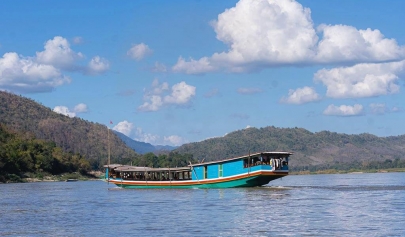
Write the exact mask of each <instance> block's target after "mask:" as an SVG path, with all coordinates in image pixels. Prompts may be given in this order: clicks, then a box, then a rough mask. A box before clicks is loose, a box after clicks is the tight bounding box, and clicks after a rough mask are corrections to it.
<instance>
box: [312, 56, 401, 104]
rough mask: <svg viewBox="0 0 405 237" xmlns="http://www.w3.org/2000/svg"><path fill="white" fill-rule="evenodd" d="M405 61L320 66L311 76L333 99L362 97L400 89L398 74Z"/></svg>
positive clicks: (396, 91) (393, 92)
mask: <svg viewBox="0 0 405 237" xmlns="http://www.w3.org/2000/svg"><path fill="white" fill-rule="evenodd" d="M404 69H405V60H403V61H400V62H391V63H380V64H375V63H363V64H357V65H354V66H351V67H339V68H333V69H321V70H319V71H318V72H316V73H315V75H314V80H315V81H316V82H322V83H323V84H324V85H325V86H326V87H327V91H326V96H328V97H332V98H361V97H371V96H379V95H388V94H395V93H398V92H399V85H398V79H399V74H401V73H403V72H404Z"/></svg>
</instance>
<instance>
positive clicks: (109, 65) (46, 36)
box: [0, 0, 405, 145]
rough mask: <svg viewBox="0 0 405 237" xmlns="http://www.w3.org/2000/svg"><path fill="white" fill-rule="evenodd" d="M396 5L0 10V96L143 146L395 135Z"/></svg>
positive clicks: (106, 4)
mask: <svg viewBox="0 0 405 237" xmlns="http://www.w3.org/2000/svg"><path fill="white" fill-rule="evenodd" d="M403 9H405V1H400V0H392V1H382V0H372V1H361V0H359V1H352V0H343V1H342V0H339V1H338V0H328V1H309V0H305V1H292V0H257V1H256V0H255V1H248V0H241V1H179V0H177V1H175V0H174V1H146V0H145V1H120V2H114V1H100V0H98V1H17V2H16V1H6V2H4V3H3V4H2V7H1V8H0V22H2V24H1V32H2V33H1V34H0V89H1V90H6V91H11V92H13V93H15V94H21V95H23V96H25V97H28V98H31V99H34V100H35V101H37V102H39V103H41V104H43V105H45V106H47V107H49V108H51V109H53V110H54V111H56V112H59V113H62V114H65V115H67V116H71V117H74V116H76V117H80V118H83V119H85V120H89V121H92V122H97V123H101V124H105V125H107V126H109V127H110V128H112V129H115V130H117V131H120V132H123V133H124V134H126V135H128V136H129V137H131V138H133V139H135V140H138V141H145V142H149V143H152V144H155V145H157V144H165V145H181V144H184V143H188V142H196V141H201V140H205V139H207V138H211V137H220V136H224V135H225V134H227V133H229V132H232V131H235V130H240V129H245V128H247V127H256V128H260V127H266V126H275V127H281V128H292V127H302V128H305V129H308V130H309V131H312V132H318V131H322V130H329V131H333V132H338V133H348V134H359V133H371V134H375V135H377V136H395V135H402V134H405V126H403V121H405V111H404V109H405V106H404V101H405V94H404V90H405V88H404V86H405V81H404V75H405V31H404V27H403V24H402V23H403V22H405V17H404V15H403ZM110 121H112V122H113V124H110Z"/></svg>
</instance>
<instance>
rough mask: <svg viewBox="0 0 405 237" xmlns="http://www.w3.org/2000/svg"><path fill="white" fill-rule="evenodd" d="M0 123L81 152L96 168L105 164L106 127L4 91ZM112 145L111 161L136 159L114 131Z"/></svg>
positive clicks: (106, 153) (69, 149)
mask: <svg viewBox="0 0 405 237" xmlns="http://www.w3.org/2000/svg"><path fill="white" fill-rule="evenodd" d="M0 123H1V124H3V125H5V126H6V127H7V128H8V129H11V130H15V131H18V132H20V133H22V132H23V133H30V134H33V135H34V136H35V137H36V138H37V139H43V140H46V141H52V142H54V143H55V144H56V145H57V146H59V147H61V148H62V149H63V150H64V151H67V152H71V153H73V154H76V153H78V154H80V155H82V156H84V157H85V158H86V159H88V160H89V161H90V164H91V166H92V167H93V168H97V167H99V166H102V165H103V164H106V160H107V157H108V132H107V131H108V130H107V127H106V126H105V125H101V124H97V123H93V122H88V121H85V120H83V119H80V118H70V117H67V116H65V115H61V114H58V113H55V112H53V111H52V110H51V109H50V108H47V107H45V106H43V105H40V104H38V103H37V102H35V101H33V100H31V99H27V98H24V97H21V96H17V95H14V94H11V93H7V92H2V91H0ZM110 146H111V158H112V161H117V162H119V161H125V160H127V159H131V158H134V157H137V154H136V153H135V152H134V151H133V150H132V149H130V148H129V147H127V146H126V145H125V143H124V142H123V141H122V140H121V139H120V138H118V137H117V136H116V135H115V133H113V132H110Z"/></svg>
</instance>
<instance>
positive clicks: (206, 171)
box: [203, 165, 208, 179]
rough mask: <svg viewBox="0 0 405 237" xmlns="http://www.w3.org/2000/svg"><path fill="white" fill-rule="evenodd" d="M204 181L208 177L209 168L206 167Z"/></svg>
mask: <svg viewBox="0 0 405 237" xmlns="http://www.w3.org/2000/svg"><path fill="white" fill-rule="evenodd" d="M203 171H204V179H206V178H207V177H208V167H207V166H206V165H204V170H203Z"/></svg>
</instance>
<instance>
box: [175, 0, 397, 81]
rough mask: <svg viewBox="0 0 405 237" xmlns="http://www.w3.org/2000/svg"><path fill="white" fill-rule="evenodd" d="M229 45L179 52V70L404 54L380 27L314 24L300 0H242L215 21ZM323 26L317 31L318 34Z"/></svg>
mask: <svg viewBox="0 0 405 237" xmlns="http://www.w3.org/2000/svg"><path fill="white" fill-rule="evenodd" d="M212 26H213V28H214V30H215V32H216V35H217V39H218V40H220V41H222V42H224V43H225V44H226V45H228V51H225V52H218V53H214V54H213V55H212V56H210V57H207V56H205V57H202V58H201V59H193V58H190V59H189V60H185V59H184V58H183V57H180V58H179V59H178V61H177V63H176V64H175V65H174V66H173V68H172V69H173V71H174V72H181V73H187V74H203V73H207V72H213V71H218V70H225V71H230V72H246V71H252V70H261V69H264V68H268V67H276V66H289V65H314V64H337V63H351V64H355V63H365V62H367V63H376V62H387V61H398V60H402V59H404V58H405V47H404V46H399V45H398V43H397V42H396V40H395V39H388V38H385V36H384V35H383V34H382V33H381V32H380V31H379V30H378V29H364V30H363V29H360V30H359V29H356V28H355V27H353V26H347V25H325V24H321V25H320V26H319V27H317V30H316V29H315V27H314V24H313V21H312V19H311V10H310V9H309V8H305V7H303V6H302V5H301V4H300V3H298V2H297V1H295V0H240V1H239V2H238V3H237V4H236V6H235V7H232V8H230V9H227V10H225V11H224V12H223V13H221V14H219V15H218V18H217V20H215V21H213V23H212ZM317 31H318V34H319V36H318V34H317Z"/></svg>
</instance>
